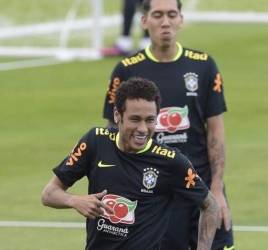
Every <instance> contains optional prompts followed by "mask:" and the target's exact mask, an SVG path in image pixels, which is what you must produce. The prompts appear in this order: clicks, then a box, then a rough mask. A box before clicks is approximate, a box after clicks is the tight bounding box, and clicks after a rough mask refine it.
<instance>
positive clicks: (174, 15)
mask: <svg viewBox="0 0 268 250" xmlns="http://www.w3.org/2000/svg"><path fill="white" fill-rule="evenodd" d="M168 16H169V17H171V18H174V17H177V16H178V13H177V12H170V13H168Z"/></svg>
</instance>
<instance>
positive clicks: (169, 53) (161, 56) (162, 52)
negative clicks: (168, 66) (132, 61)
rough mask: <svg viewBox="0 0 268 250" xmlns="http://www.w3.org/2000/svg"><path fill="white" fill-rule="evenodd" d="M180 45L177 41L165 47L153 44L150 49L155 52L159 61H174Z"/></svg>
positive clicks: (154, 54)
mask: <svg viewBox="0 0 268 250" xmlns="http://www.w3.org/2000/svg"><path fill="white" fill-rule="evenodd" d="M178 50H179V48H178V45H177V44H176V43H175V44H173V45H172V46H170V47H163V48H159V47H156V46H154V45H151V47H150V51H151V53H152V54H153V56H154V57H155V58H156V59H157V60H158V61H159V62H172V61H174V58H175V57H176V55H177V54H178Z"/></svg>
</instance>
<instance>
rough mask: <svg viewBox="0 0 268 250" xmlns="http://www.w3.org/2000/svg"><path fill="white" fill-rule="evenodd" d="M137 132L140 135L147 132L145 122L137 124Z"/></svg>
mask: <svg viewBox="0 0 268 250" xmlns="http://www.w3.org/2000/svg"><path fill="white" fill-rule="evenodd" d="M137 130H138V132H140V133H147V131H148V127H147V124H146V122H145V121H141V122H140V123H139V126H138V128H137Z"/></svg>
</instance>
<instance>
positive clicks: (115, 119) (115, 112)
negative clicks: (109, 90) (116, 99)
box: [114, 107, 120, 124]
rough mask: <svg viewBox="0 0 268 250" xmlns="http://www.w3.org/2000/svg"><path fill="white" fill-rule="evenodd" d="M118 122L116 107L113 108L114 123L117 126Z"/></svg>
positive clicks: (118, 115) (118, 116)
mask: <svg viewBox="0 0 268 250" xmlns="http://www.w3.org/2000/svg"><path fill="white" fill-rule="evenodd" d="M119 121H120V114H119V112H118V110H117V109H116V107H114V123H115V124H117V123H118V122H119Z"/></svg>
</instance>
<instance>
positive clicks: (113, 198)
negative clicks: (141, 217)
mask: <svg viewBox="0 0 268 250" xmlns="http://www.w3.org/2000/svg"><path fill="white" fill-rule="evenodd" d="M102 202H103V203H104V204H106V205H107V206H109V207H110V208H111V209H112V210H113V213H111V214H109V213H108V212H107V211H104V214H103V215H102V217H104V218H106V219H108V220H109V221H110V222H112V223H114V224H117V223H124V224H133V223H134V222H135V209H136V207H137V201H131V200H129V199H127V198H124V197H122V196H119V195H115V194H107V195H105V196H104V197H103V198H102Z"/></svg>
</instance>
